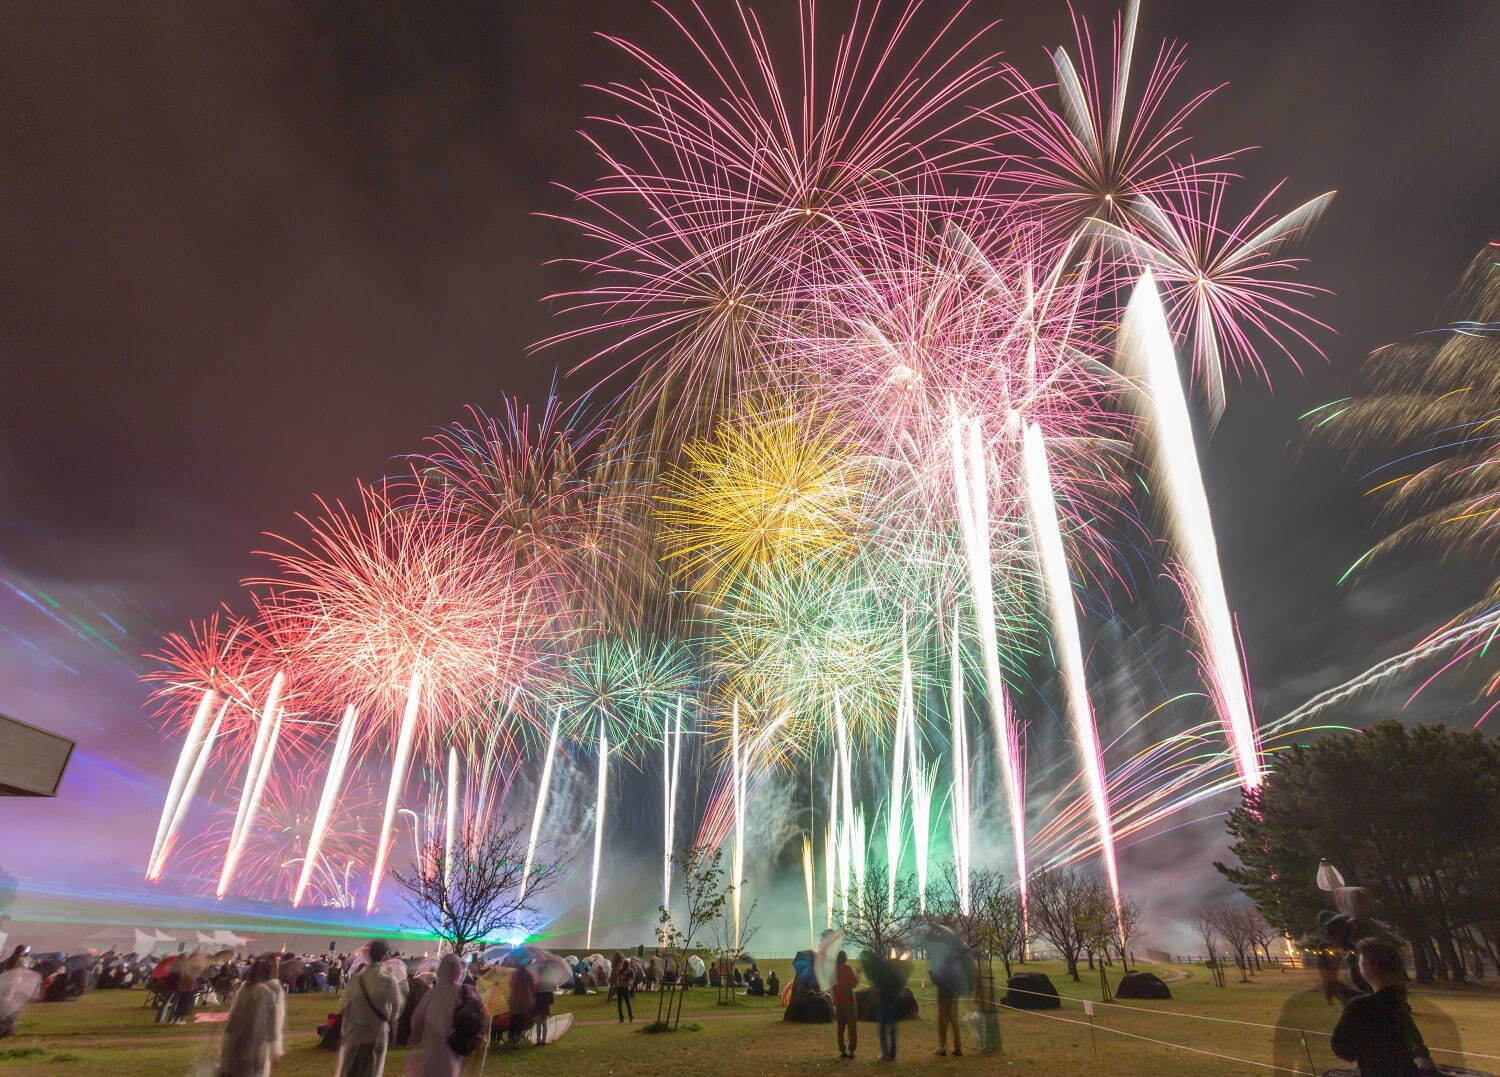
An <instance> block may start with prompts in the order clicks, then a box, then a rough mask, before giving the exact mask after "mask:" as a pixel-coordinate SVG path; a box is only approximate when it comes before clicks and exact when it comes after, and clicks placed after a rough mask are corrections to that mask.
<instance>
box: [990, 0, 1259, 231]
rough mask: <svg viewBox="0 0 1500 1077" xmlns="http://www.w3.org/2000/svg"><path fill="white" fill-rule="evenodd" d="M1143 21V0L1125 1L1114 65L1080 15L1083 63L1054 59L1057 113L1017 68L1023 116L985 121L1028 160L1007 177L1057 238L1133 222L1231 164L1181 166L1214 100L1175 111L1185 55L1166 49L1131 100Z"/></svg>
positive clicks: (1177, 48) (1192, 100)
mask: <svg viewBox="0 0 1500 1077" xmlns="http://www.w3.org/2000/svg"><path fill="white" fill-rule="evenodd" d="M1139 16H1140V2H1139V0H1128V3H1127V5H1126V8H1125V10H1124V11H1123V12H1122V13H1121V15H1120V17H1119V18H1118V19H1117V20H1116V21H1115V24H1114V27H1113V40H1112V45H1111V48H1110V58H1109V61H1107V63H1101V62H1100V60H1099V57H1098V54H1097V52H1096V50H1095V48H1094V40H1093V36H1092V34H1091V32H1090V30H1089V27H1088V24H1087V23H1085V22H1084V21H1083V20H1081V19H1079V18H1078V17H1077V16H1076V15H1075V17H1074V30H1075V34H1076V38H1077V53H1078V55H1077V58H1076V59H1075V58H1074V57H1073V56H1071V55H1069V53H1068V52H1067V50H1066V49H1063V48H1061V47H1059V48H1057V49H1055V50H1053V53H1052V57H1051V59H1052V69H1053V74H1054V75H1055V77H1056V82H1055V86H1056V93H1057V104H1056V105H1053V104H1052V103H1051V100H1050V98H1051V95H1050V94H1049V93H1047V92H1046V89H1045V88H1044V87H1042V86H1040V85H1038V84H1037V83H1034V82H1032V81H1030V80H1029V79H1027V78H1026V77H1025V76H1023V75H1022V74H1021V73H1020V72H1019V71H1018V70H1015V69H1011V71H1010V72H1009V77H1010V81H1011V82H1012V83H1013V85H1014V88H1015V91H1016V94H1017V95H1018V101H1019V103H1020V105H1021V106H1022V107H1020V108H1017V109H1010V108H999V109H995V110H992V111H991V112H990V114H989V115H990V118H991V119H992V120H993V121H994V123H995V124H996V125H997V126H998V127H999V128H1000V129H1001V130H1002V131H1003V132H1005V133H1006V134H1007V135H1008V136H1010V137H1012V138H1014V139H1015V140H1016V141H1018V142H1019V143H1020V144H1021V146H1022V147H1024V149H1025V150H1026V151H1028V152H1027V153H1026V154H1025V155H1024V156H1023V157H1022V158H1021V160H1020V162H1019V164H1018V166H1017V167H1016V168H1015V169H1014V170H1012V171H1011V172H1010V173H1009V175H1008V177H1007V178H1008V180H1009V181H1010V182H1011V183H1014V184H1016V185H1017V186H1018V188H1019V190H1020V197H1021V198H1022V199H1024V200H1025V201H1027V202H1030V203H1032V204H1034V205H1036V206H1037V207H1038V208H1039V209H1040V211H1041V213H1042V216H1043V218H1044V219H1045V220H1046V221H1047V222H1048V224H1049V225H1050V228H1051V230H1052V231H1053V232H1054V233H1060V234H1062V235H1067V234H1068V233H1070V232H1071V231H1072V230H1073V229H1074V228H1076V227H1077V226H1078V225H1079V224H1080V223H1082V222H1083V221H1084V220H1085V219H1086V218H1089V217H1097V218H1102V219H1104V220H1110V221H1117V220H1120V219H1122V218H1125V217H1128V216H1129V214H1130V213H1131V212H1132V211H1133V200H1134V199H1136V198H1138V197H1142V196H1144V197H1147V198H1159V197H1162V196H1165V195H1172V194H1176V193H1180V192H1182V191H1184V190H1192V189H1193V188H1194V187H1196V186H1197V185H1198V184H1199V183H1202V182H1204V181H1207V180H1213V179H1216V178H1218V174H1217V173H1213V172H1209V171H1207V170H1208V169H1209V168H1211V167H1212V166H1214V165H1218V164H1221V163H1223V162H1226V161H1228V160H1229V159H1230V158H1231V157H1233V156H1234V155H1233V154H1224V155H1221V156H1217V157H1213V158H1209V159H1206V160H1191V159H1190V160H1188V161H1183V160H1182V157H1181V151H1182V150H1183V149H1184V148H1185V147H1186V145H1187V143H1188V141H1189V135H1188V134H1187V132H1186V129H1185V125H1186V124H1187V123H1188V121H1189V120H1190V119H1191V118H1192V116H1193V114H1194V113H1195V112H1196V111H1197V110H1198V109H1199V108H1200V107H1201V106H1202V104H1203V103H1204V101H1206V100H1207V99H1208V98H1209V97H1210V96H1211V95H1212V94H1213V93H1214V92H1215V90H1214V89H1210V90H1205V91H1203V92H1200V93H1198V94H1195V95H1193V96H1191V97H1189V98H1188V100H1187V101H1186V102H1184V103H1183V104H1181V105H1178V106H1176V107H1175V108H1174V107H1173V106H1172V105H1171V104H1170V103H1169V99H1170V97H1171V96H1172V93H1173V90H1174V89H1175V87H1176V83H1177V80H1178V78H1179V77H1180V76H1181V74H1182V71H1183V67H1184V53H1185V51H1186V50H1185V48H1184V46H1182V45H1180V44H1172V43H1165V42H1164V43H1163V44H1162V46H1161V48H1160V49H1159V51H1158V52H1157V56H1156V59H1155V61H1154V62H1153V63H1152V65H1151V68H1150V70H1149V71H1148V72H1147V75H1146V82H1145V86H1144V88H1143V89H1142V90H1141V91H1140V95H1139V97H1138V98H1136V99H1134V100H1132V98H1131V94H1130V87H1131V68H1132V66H1133V64H1134V62H1135V46H1136V28H1137V24H1138V22H1139Z"/></svg>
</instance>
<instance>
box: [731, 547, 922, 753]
mask: <svg viewBox="0 0 1500 1077" xmlns="http://www.w3.org/2000/svg"><path fill="white" fill-rule="evenodd" d="M901 617H902V611H901V608H900V606H899V605H898V604H897V603H896V602H895V601H894V595H893V592H892V591H891V590H890V589H888V588H885V587H882V586H881V585H880V581H879V580H878V579H877V578H872V577H871V576H870V575H869V574H868V573H867V572H864V571H862V565H859V564H848V565H844V564H837V563H830V562H823V561H811V562H805V563H802V564H768V565H764V566H761V567H760V568H758V569H756V570H755V571H752V572H750V573H749V574H747V575H746V576H745V577H744V579H743V580H741V582H740V583H739V584H738V585H737V586H736V587H735V589H734V590H733V591H732V592H731V593H730V594H729V595H728V596H727V597H726V598H725V601H724V603H723V605H722V606H721V607H720V608H719V609H718V610H717V611H716V622H717V631H716V632H715V634H714V635H713V636H712V637H711V639H710V641H709V647H710V650H711V652H712V655H713V664H714V668H715V670H716V671H717V672H718V673H719V675H720V676H721V677H723V678H724V682H725V685H726V690H727V692H728V693H729V694H730V695H731V696H732V697H738V698H741V699H743V700H745V701H746V703H747V708H746V723H747V726H748V727H749V728H751V729H752V730H753V729H756V728H759V726H760V724H761V723H769V722H772V721H777V720H784V721H785V723H786V724H785V730H784V736H783V737H782V738H781V739H780V740H779V742H778V744H777V745H776V752H777V754H779V755H783V756H784V755H788V754H790V753H794V752H799V751H805V750H807V749H809V748H811V747H813V746H815V745H818V744H823V743H826V741H827V738H828V737H829V736H830V735H831V728H832V727H831V719H832V717H833V713H834V708H835V706H836V705H838V706H841V707H842V709H843V712H844V714H845V715H847V716H848V719H849V723H850V729H851V730H852V732H853V733H854V735H855V737H856V739H858V740H860V741H867V740H872V739H879V740H882V741H883V740H885V739H887V736H886V734H887V726H888V725H889V723H891V722H893V721H894V718H895V713H896V698H897V693H898V691H899V688H900V675H901ZM720 709H721V710H722V709H723V708H720ZM721 724H722V721H721Z"/></svg>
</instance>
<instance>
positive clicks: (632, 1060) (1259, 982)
mask: <svg viewBox="0 0 1500 1077" xmlns="http://www.w3.org/2000/svg"><path fill="white" fill-rule="evenodd" d="M761 968H762V971H769V970H770V969H771V968H775V969H776V970H777V975H778V976H780V977H781V978H782V979H783V980H785V979H786V978H787V976H788V975H789V974H790V971H791V969H790V962H776V961H769V962H767V961H763V962H761ZM1026 968H1027V971H1044V972H1046V973H1048V975H1050V976H1051V977H1052V980H1053V982H1054V983H1055V984H1057V986H1058V988H1059V990H1060V991H1061V992H1062V993H1063V994H1064V996H1066V997H1067V999H1068V1000H1069V1001H1067V1002H1065V1003H1064V1005H1063V1007H1062V1009H1060V1010H1053V1011H1049V1012H1047V1013H1046V1014H1035V1013H1024V1012H1021V1011H1017V1010H1003V1011H1002V1013H1001V1017H1000V1025H1001V1036H1002V1049H1001V1051H1000V1052H999V1053H997V1054H993V1055H989V1056H984V1055H980V1054H979V1053H978V1052H977V1050H974V1049H973V1047H974V1045H973V1044H972V1042H970V1043H967V1044H966V1047H967V1048H969V1050H967V1051H966V1053H965V1056H964V1057H963V1058H951V1057H950V1058H935V1057H933V1054H932V1052H933V1049H934V1047H935V1046H936V1026H935V1023H934V1021H933V1011H932V999H931V987H930V986H929V985H928V984H927V983H926V981H925V979H923V978H921V972H922V970H921V968H920V966H919V967H918V968H917V969H915V970H914V972H913V980H912V987H913V989H914V990H915V991H916V992H917V995H918V998H919V1000H920V1002H921V1004H922V1013H921V1015H920V1017H918V1018H917V1019H916V1020H913V1021H904V1022H902V1023H901V1026H900V1057H899V1059H898V1061H897V1063H896V1065H895V1066H893V1067H889V1068H890V1069H891V1070H894V1071H896V1072H915V1071H917V1070H921V1071H923V1072H934V1073H952V1074H958V1073H960V1072H969V1073H973V1074H976V1075H977V1074H990V1073H1015V1074H1057V1075H1059V1077H1071V1075H1082V1074H1095V1075H1105V1077H1115V1075H1128V1074H1129V1075H1133V1074H1140V1075H1149V1077H1177V1075H1184V1077H1185V1075H1196V1074H1251V1073H1258V1074H1265V1073H1271V1072H1275V1070H1273V1069H1269V1068H1267V1067H1270V1066H1275V1065H1278V1064H1279V1065H1282V1066H1286V1067H1289V1068H1290V1067H1295V1068H1296V1069H1297V1070H1298V1071H1300V1072H1303V1073H1306V1072H1308V1071H1309V1068H1310V1066H1309V1061H1308V1055H1307V1051H1308V1050H1309V1049H1310V1050H1311V1052H1312V1056H1313V1063H1314V1064H1315V1065H1316V1066H1317V1068H1318V1072H1321V1070H1322V1069H1323V1068H1324V1067H1327V1066H1332V1065H1334V1064H1335V1061H1334V1060H1333V1058H1332V1057H1331V1055H1330V1054H1329V1052H1328V1049H1327V1039H1326V1037H1319V1036H1317V1035H1309V1036H1308V1037H1307V1039H1308V1048H1304V1047H1303V1046H1302V1044H1301V1041H1300V1037H1299V1036H1298V1034H1297V1033H1296V1032H1282V1033H1277V1032H1276V1031H1275V1030H1273V1029H1271V1028H1267V1027H1259V1026H1267V1025H1273V1024H1277V1023H1279V1021H1280V1019H1281V1018H1282V1015H1283V1012H1284V1011H1285V1012H1286V1013H1287V1014H1288V1015H1290V1016H1288V1017H1287V1018H1286V1019H1287V1020H1295V1021H1296V1023H1298V1024H1304V1025H1308V1026H1312V1027H1313V1028H1314V1031H1316V1029H1317V1028H1318V1027H1321V1028H1322V1029H1324V1030H1326V1029H1328V1028H1331V1027H1332V1022H1333V1020H1334V1019H1335V1017H1336V1013H1335V1012H1334V1010H1333V1009H1332V1008H1330V1007H1327V1006H1325V1005H1324V1004H1323V1003H1322V1001H1321V997H1312V996H1305V995H1301V996H1299V992H1300V991H1301V990H1302V989H1303V988H1304V987H1305V983H1304V981H1303V979H1302V974H1300V973H1294V972H1285V973H1278V972H1275V971H1269V972H1265V973H1261V974H1259V975H1257V976H1256V977H1255V978H1254V979H1253V980H1252V982H1250V983H1247V984H1241V983H1233V982H1231V983H1230V984H1229V986H1227V987H1225V988H1219V987H1215V986H1214V985H1213V984H1212V982H1211V981H1209V980H1208V979H1207V977H1206V973H1205V972H1204V970H1203V969H1201V968H1199V969H1194V968H1186V967H1163V968H1158V969H1155V970H1154V971H1156V972H1158V973H1159V974H1160V975H1162V976H1163V978H1166V979H1170V980H1171V983H1170V986H1171V988H1172V993H1173V996H1174V997H1173V999H1172V1000H1171V1001H1170V1002H1165V1001H1163V1002H1127V1003H1120V1004H1118V1005H1117V1006H1112V1007H1111V1006H1103V1005H1100V1004H1098V1003H1097V1001H1096V1003H1095V1007H1094V1010H1095V1012H1094V1017H1093V1023H1094V1026H1095V1027H1094V1031H1093V1034H1092V1036H1091V1035H1090V1028H1089V1019H1088V1018H1087V1017H1086V1016H1085V1014H1084V1012H1083V1008H1082V1004H1081V1001H1080V1000H1082V999H1093V1000H1098V998H1099V986H1098V982H1097V981H1096V980H1091V979H1090V978H1089V977H1088V975H1087V974H1085V979H1084V982H1083V983H1078V984H1075V983H1070V982H1068V981H1067V980H1066V977H1065V976H1064V975H1063V974H1062V972H1061V969H1060V967H1059V966H1055V965H1047V964H1043V965H1028V966H1026ZM1294 996H1298V998H1297V1000H1295V1001H1293V1002H1291V1004H1290V1006H1289V1005H1288V1003H1289V1000H1292V999H1293V997H1294ZM715 1000H716V993H715V992H714V991H713V990H711V989H699V990H695V991H691V992H689V995H688V1001H687V1004H686V1006H685V1008H684V1011H683V1013H684V1016H683V1024H684V1026H687V1025H688V1024H692V1025H696V1026H697V1031H689V1030H687V1028H686V1027H684V1029H682V1030H679V1031H677V1032H674V1033H669V1034H663V1035H642V1034H641V1033H640V1032H639V1029H640V1027H641V1026H642V1025H643V1024H645V1023H646V1022H647V1021H649V1020H651V1019H652V1018H654V1016H655V1014H656V1005H657V998H656V996H655V995H652V994H640V995H637V996H636V1025H635V1026H634V1028H632V1027H631V1026H630V1025H621V1024H619V1023H618V1022H617V1020H616V1019H615V1013H614V1005H613V1003H608V1002H606V1000H605V998H604V996H603V995H589V996H585V997H582V998H578V997H574V996H572V995H559V996H558V999H557V1001H558V1006H557V1011H558V1012H561V1011H567V1010H571V1011H572V1012H573V1013H574V1014H575V1015H576V1017H575V1022H574V1026H573V1030H572V1031H571V1032H569V1033H568V1035H567V1036H566V1038H564V1039H563V1040H561V1041H559V1042H558V1043H555V1044H551V1045H549V1046H547V1047H546V1048H543V1049H536V1048H522V1049H520V1050H518V1051H515V1052H511V1051H506V1050H503V1049H501V1050H498V1051H492V1052H491V1053H490V1056H489V1058H488V1059H487V1062H486V1065H485V1071H486V1072H490V1073H502V1072H513V1071H532V1070H535V1071H545V1072H547V1073H551V1074H560V1073H591V1074H600V1073H630V1074H655V1073H693V1072H701V1071H703V1070H710V1071H716V1072H724V1071H726V1070H727V1071H730V1072H736V1073H760V1072H765V1071H767V1070H789V1069H796V1070H803V1071H809V1072H833V1071H842V1070H847V1069H860V1068H863V1067H865V1066H867V1065H874V1064H875V1063H874V1059H875V1057H876V1050H875V1046H876V1038H875V1026H874V1025H871V1024H861V1026H860V1046H859V1057H858V1059H857V1060H856V1061H854V1062H845V1061H840V1060H839V1058H838V1055H837V1051H836V1050H835V1048H834V1040H833V1027H832V1026H831V1025H792V1024H786V1023H784V1022H782V1021H781V1020H780V1017H781V1010H780V1006H779V1005H778V1004H776V1003H775V1002H773V1001H771V1000H769V999H751V998H743V997H742V998H740V999H739V1000H738V1002H737V1004H736V1005H732V1006H720V1005H717V1004H716V1001H715ZM1413 1006H1414V1009H1415V1010H1416V1011H1417V1014H1418V1020H1419V1024H1420V1025H1421V1027H1422V1028H1423V1031H1424V1033H1425V1035H1426V1036H1427V1039H1428V1042H1429V1044H1430V1045H1431V1046H1434V1047H1440V1046H1441V1047H1448V1046H1454V1045H1455V1044H1456V1043H1457V1042H1461V1044H1462V1047H1463V1048H1464V1050H1465V1052H1467V1055H1466V1064H1467V1065H1469V1066H1472V1067H1473V1068H1476V1069H1481V1070H1490V1071H1494V1072H1497V1073H1500V1057H1497V1056H1500V990H1497V989H1495V988H1489V987H1479V988H1470V989H1467V990H1463V991H1418V992H1414V994H1413ZM336 1008H337V1003H336V1002H335V1000H334V999H333V998H332V997H331V996H308V995H293V996H291V997H290V998H289V999H288V1005H287V1041H286V1046H287V1053H286V1056H285V1057H284V1058H283V1059H282V1060H281V1062H280V1063H279V1064H278V1065H277V1066H276V1070H275V1072H276V1073H277V1074H278V1075H302V1074H330V1073H332V1072H333V1067H334V1061H333V1059H334V1056H333V1055H331V1054H329V1053H326V1052H323V1051H319V1050H317V1048H316V1041H315V1038H314V1035H313V1029H314V1027H315V1026H317V1025H318V1024H320V1023H321V1022H322V1020H323V1018H324V1016H325V1015H326V1014H327V1013H328V1012H330V1011H331V1010H333V1009H336ZM1180 1015H1188V1016H1180ZM1204 1018H1215V1019H1217V1020H1204ZM1445 1018H1446V1019H1447V1020H1448V1021H1451V1024H1452V1028H1451V1029H1448V1028H1447V1027H1445V1025H1444V1019H1445ZM1239 1022H1249V1023H1248V1024H1246V1023H1239ZM221 1027H222V1026H220V1025H217V1024H194V1025H186V1026H175V1027H174V1026H160V1025H156V1024H153V1023H152V1014H151V1011H149V1010H147V1009H146V1007H145V1005H144V995H143V994H142V992H139V991H96V992H91V993H89V994H88V995H86V996H85V997H84V998H83V999H81V1000H79V1001H77V1002H71V1003H57V1004H51V1005H36V1004H34V1005H32V1006H30V1007H29V1008H28V1009H27V1010H26V1011H25V1012H24V1013H23V1015H22V1016H21V1019H20V1022H19V1025H18V1028H17V1032H16V1035H14V1036H12V1037H10V1038H9V1039H6V1040H3V1041H0V1077H12V1075H14V1077H21V1075H26V1077H33V1075H34V1077H42V1075H49V1077H50V1075H52V1074H59V1073H67V1074H100V1075H104V1074H109V1075H117V1077H137V1075H139V1077H145V1075H152V1077H156V1075H163V1074H189V1073H203V1074H212V1072H213V1070H212V1059H213V1057H214V1051H215V1048H216V1040H217V1036H218V1033H219V1030H220V1028H221ZM1126 1034H1128V1035H1126ZM1278 1035H1280V1037H1281V1049H1280V1052H1279V1053H1278V1050H1277V1047H1276V1037H1277V1036H1278ZM1153 1041H1160V1042H1153ZM403 1053H404V1052H401V1051H393V1052H392V1057H391V1060H390V1061H389V1062H388V1064H387V1066H386V1072H387V1073H388V1074H392V1075H393V1077H394V1075H399V1074H400V1073H401V1072H402V1069H401V1067H402V1061H403V1059H402V1055H403ZM1477 1055H1489V1056H1492V1057H1490V1058H1482V1057H1477ZM1215 1056H1230V1058H1234V1059H1241V1060H1244V1061H1240V1062H1236V1061H1230V1060H1228V1059H1226V1058H1223V1057H1215ZM1439 1060H1440V1061H1444V1062H1449V1063H1456V1062H1457V1061H1458V1060H1457V1058H1456V1057H1455V1056H1453V1055H1451V1054H1448V1055H1443V1054H1440V1055H1439ZM1246 1063H1252V1064H1246ZM1253 1063H1258V1065H1256V1064H1253ZM478 1064H479V1059H478V1058H475V1059H473V1060H471V1062H470V1064H469V1066H468V1067H467V1068H466V1070H465V1072H466V1073H471V1072H472V1073H477V1072H478V1071H479V1065H478ZM881 1072H885V1070H884V1069H882V1070H881Z"/></svg>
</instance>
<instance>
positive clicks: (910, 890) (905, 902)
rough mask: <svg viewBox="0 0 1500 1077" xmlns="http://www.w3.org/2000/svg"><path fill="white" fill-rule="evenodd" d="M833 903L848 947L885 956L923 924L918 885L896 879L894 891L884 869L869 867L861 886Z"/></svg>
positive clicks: (905, 878)
mask: <svg viewBox="0 0 1500 1077" xmlns="http://www.w3.org/2000/svg"><path fill="white" fill-rule="evenodd" d="M841 898H847V899H848V908H847V909H845V907H844V901H843V900H842V899H841V900H839V901H838V902H836V903H835V906H834V910H835V917H834V919H835V923H836V924H837V925H838V926H839V927H840V928H842V929H843V931H844V937H845V938H846V939H847V940H848V941H849V943H850V945H851V946H854V947H858V948H859V949H863V950H872V951H874V952H875V953H877V954H880V955H881V956H882V957H884V956H888V955H889V954H890V953H891V952H892V951H893V950H895V949H896V948H897V946H899V945H900V944H901V943H902V942H903V941H904V940H906V939H907V938H909V937H910V936H911V934H912V932H913V930H914V929H915V928H916V927H917V926H919V925H920V923H921V921H922V912H921V909H922V903H921V900H920V896H919V893H918V891H917V882H916V879H914V878H913V877H912V876H910V875H898V876H896V884H895V886H894V887H892V886H891V885H890V875H889V874H888V873H887V870H886V868H885V866H884V865H881V864H876V865H871V867H870V868H869V870H867V871H866V872H865V878H864V885H863V886H859V885H857V884H856V885H855V886H853V887H852V888H851V890H850V891H849V892H848V893H847V894H845V895H842V896H841Z"/></svg>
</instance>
